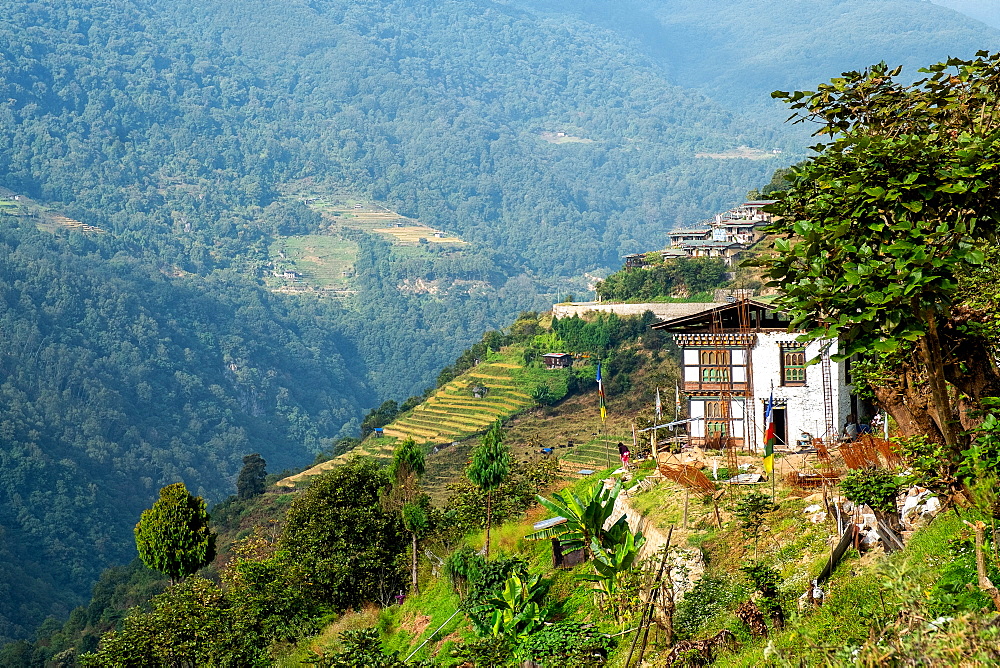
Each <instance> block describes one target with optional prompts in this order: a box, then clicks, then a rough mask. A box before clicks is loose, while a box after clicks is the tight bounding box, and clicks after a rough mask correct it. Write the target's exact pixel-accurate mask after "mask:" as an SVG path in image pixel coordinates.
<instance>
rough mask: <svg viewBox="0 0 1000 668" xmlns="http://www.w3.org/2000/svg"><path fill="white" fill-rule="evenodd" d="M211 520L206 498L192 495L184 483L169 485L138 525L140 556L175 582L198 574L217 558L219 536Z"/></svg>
mask: <svg viewBox="0 0 1000 668" xmlns="http://www.w3.org/2000/svg"><path fill="white" fill-rule="evenodd" d="M208 521H209V515H208V511H207V510H206V509H205V500H204V499H202V498H201V497H200V496H192V495H191V494H190V493H189V492H188V491H187V487H185V486H184V483H182V482H178V483H174V484H173V485H167V486H166V487H164V488H163V489H161V490H160V498H159V499H158V500H157V501H156V503H154V504H153V507H152V508H150V509H149V510H145V511H143V513H142V515H141V516H140V518H139V523H138V524H136V525H135V545H136V547H137V548H138V550H139V557H140V558H141V559H142V562H143V563H144V564H146V565H147V566H148V567H150V568H152V569H153V570H156V571H160V572H161V573H165V574H167V575H169V576H170V579H171V581H172V582H177V581H178V580H180V579H183V578H185V577H187V576H188V575H191V574H193V573H195V572H196V571H197V570H198V569H199V568H201V567H202V566H206V565H208V564H209V563H211V561H212V559H214V558H215V534H214V533H212V530H211V529H210V528H209V526H208Z"/></svg>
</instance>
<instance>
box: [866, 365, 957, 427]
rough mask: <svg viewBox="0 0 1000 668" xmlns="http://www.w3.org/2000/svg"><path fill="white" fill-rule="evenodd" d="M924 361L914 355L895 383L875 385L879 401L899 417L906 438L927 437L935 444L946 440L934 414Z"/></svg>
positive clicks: (901, 367) (879, 403)
mask: <svg viewBox="0 0 1000 668" xmlns="http://www.w3.org/2000/svg"><path fill="white" fill-rule="evenodd" d="M921 366H922V365H921V364H920V363H919V362H918V360H917V359H915V356H914V357H910V358H909V359H907V360H906V361H905V362H903V363H902V364H901V365H900V366H899V367H898V369H897V370H896V373H895V376H894V378H893V381H892V382H887V383H884V384H881V385H878V386H875V387H873V388H872V389H873V391H874V393H875V400H876V401H877V403H878V405H879V406H880V407H881V408H883V409H884V410H885V411H886V412H887V413H888V414H889V415H891V416H892V419H893V420H895V422H896V426H897V427H898V428H899V431H900V434H901V435H902V436H903V437H904V438H908V437H911V436H926V437H927V439H928V440H930V441H931V442H934V443H944V442H945V441H944V435H943V434H942V433H941V430H940V429H938V426H937V423H936V422H935V421H934V419H933V418H932V417H931V412H932V411H933V404H932V399H931V396H930V392H929V390H928V387H927V386H928V382H927V379H926V376H925V374H924V373H923V369H922V368H921Z"/></svg>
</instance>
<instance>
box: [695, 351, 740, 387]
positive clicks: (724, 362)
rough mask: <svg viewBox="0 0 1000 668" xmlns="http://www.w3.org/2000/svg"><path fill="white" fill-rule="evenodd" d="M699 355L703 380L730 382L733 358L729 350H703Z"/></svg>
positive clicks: (706, 381)
mask: <svg viewBox="0 0 1000 668" xmlns="http://www.w3.org/2000/svg"><path fill="white" fill-rule="evenodd" d="M699 357H700V359H699V363H700V366H701V382H703V383H728V382H729V378H730V371H731V369H732V358H731V356H730V354H729V351H728V350H702V351H701V352H700V355H699Z"/></svg>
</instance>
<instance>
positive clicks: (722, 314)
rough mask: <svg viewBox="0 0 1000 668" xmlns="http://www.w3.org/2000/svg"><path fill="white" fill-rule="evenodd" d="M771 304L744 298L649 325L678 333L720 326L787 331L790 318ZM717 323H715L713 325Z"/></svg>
mask: <svg viewBox="0 0 1000 668" xmlns="http://www.w3.org/2000/svg"><path fill="white" fill-rule="evenodd" d="M743 306H745V307H746V310H747V322H746V323H740V321H739V319H740V318H739V310H740V308H741V307H743ZM783 315H784V312H783V311H780V310H778V309H776V308H774V306H773V305H771V304H768V303H766V302H761V301H757V300H756V299H746V300H743V301H742V302H740V301H737V302H733V303H732V304H723V305H722V306H716V307H715V308H711V309H706V310H704V311H701V312H699V313H693V314H691V315H686V316H680V317H678V318H671V319H670V320H663V321H661V322H657V323H654V324H652V325H650V327H651V328H652V329H659V330H662V331H665V332H677V333H691V334H695V333H705V334H707V333H712V332H713V331H714V330H715V329H717V327H718V325H721V330H722V331H724V332H738V331H740V330H743V329H745V330H747V331H749V332H755V333H760V332H787V331H788V324H789V322H790V319H789V318H788V317H787V316H784V317H782V316H783ZM716 323H718V325H717V324H716Z"/></svg>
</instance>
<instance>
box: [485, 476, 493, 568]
mask: <svg viewBox="0 0 1000 668" xmlns="http://www.w3.org/2000/svg"><path fill="white" fill-rule="evenodd" d="M492 502H493V490H490V491H488V492H486V559H487V560H489V558H490V525H491V524H493V516H492V514H491V512H492V510H493V509H492V507H491V506H492V505H493V504H492Z"/></svg>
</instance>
